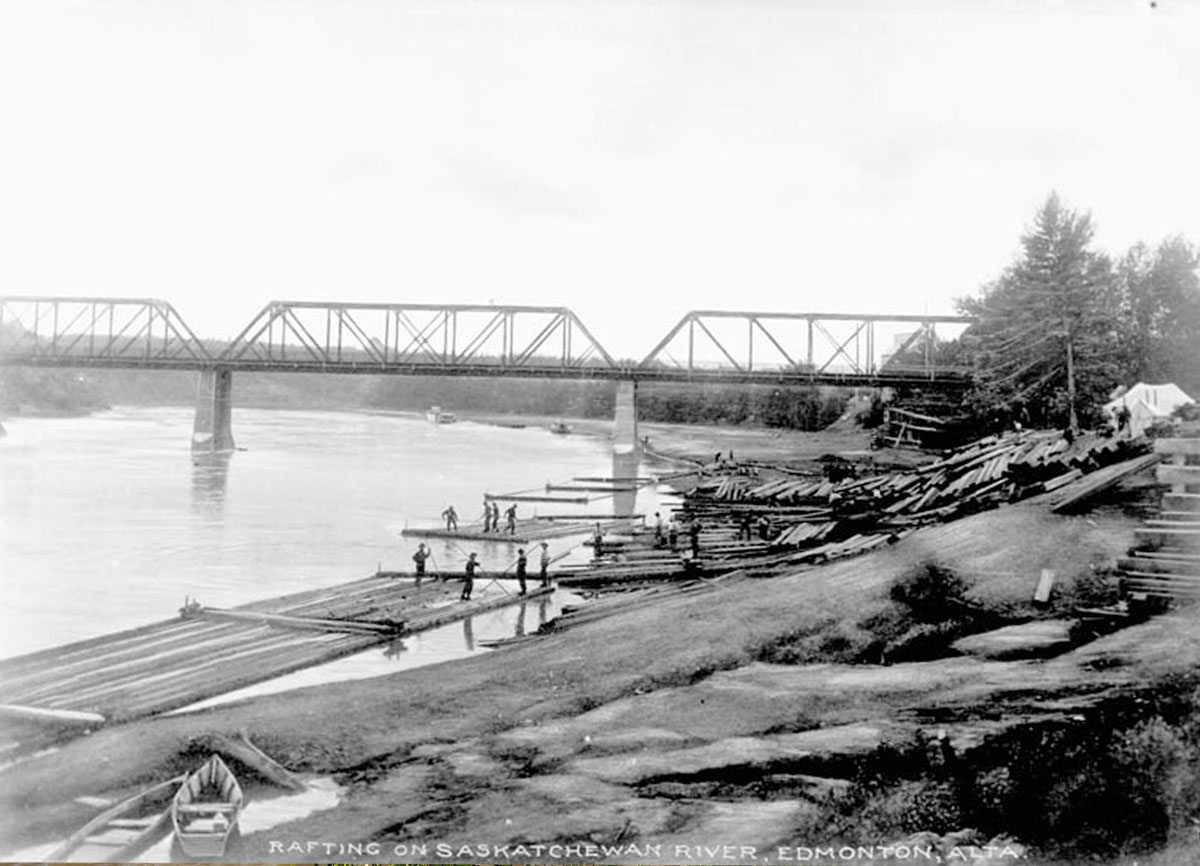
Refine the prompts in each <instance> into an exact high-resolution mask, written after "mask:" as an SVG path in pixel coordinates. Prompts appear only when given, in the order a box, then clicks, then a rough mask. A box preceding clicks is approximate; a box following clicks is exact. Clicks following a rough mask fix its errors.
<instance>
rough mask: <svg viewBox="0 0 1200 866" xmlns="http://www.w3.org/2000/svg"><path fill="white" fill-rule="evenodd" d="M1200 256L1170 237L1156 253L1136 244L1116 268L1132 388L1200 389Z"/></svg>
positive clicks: (1124, 361)
mask: <svg viewBox="0 0 1200 866" xmlns="http://www.w3.org/2000/svg"><path fill="white" fill-rule="evenodd" d="M1198 266H1200V252H1198V251H1197V249H1196V247H1195V246H1194V245H1192V244H1191V243H1189V242H1188V241H1187V240H1185V239H1184V238H1182V237H1178V236H1176V237H1171V238H1167V239H1166V240H1164V241H1163V242H1162V243H1160V244H1159V245H1158V248H1157V249H1155V250H1154V251H1153V252H1151V250H1150V249H1149V248H1148V247H1147V246H1146V245H1145V244H1143V243H1139V244H1137V245H1135V246H1134V247H1133V248H1132V249H1130V250H1129V252H1128V253H1126V254H1125V256H1124V258H1122V259H1121V261H1120V263H1119V264H1118V265H1117V285H1118V288H1119V291H1120V295H1121V304H1122V313H1123V319H1124V328H1125V335H1124V336H1125V339H1124V341H1123V344H1124V346H1123V348H1124V351H1123V352H1122V357H1121V361H1122V366H1123V371H1122V372H1123V373H1124V375H1125V378H1126V381H1127V382H1128V383H1130V384H1131V383H1133V382H1137V381H1146V382H1156V383H1157V382H1171V381H1173V382H1178V383H1179V384H1180V385H1181V386H1182V387H1183V388H1184V390H1185V391H1188V392H1189V393H1193V394H1194V393H1196V390H1197V389H1200V369H1198V368H1200V275H1197V267H1198Z"/></svg>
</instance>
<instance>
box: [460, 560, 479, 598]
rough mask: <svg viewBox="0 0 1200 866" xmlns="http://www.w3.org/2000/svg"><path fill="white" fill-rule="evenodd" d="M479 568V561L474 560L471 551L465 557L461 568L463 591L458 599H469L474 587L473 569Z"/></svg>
mask: <svg viewBox="0 0 1200 866" xmlns="http://www.w3.org/2000/svg"><path fill="white" fill-rule="evenodd" d="M477 568H479V563H478V562H476V561H475V554H474V553H472V554H471V555H470V556H468V557H467V564H466V566H464V568H463V575H464V576H463V591H462V595H461V596H460V598H459V600H460V601H470V600H471V590H473V589H474V588H475V569H477Z"/></svg>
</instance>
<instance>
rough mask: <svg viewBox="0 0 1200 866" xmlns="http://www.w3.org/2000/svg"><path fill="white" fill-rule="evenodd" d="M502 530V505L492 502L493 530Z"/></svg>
mask: <svg viewBox="0 0 1200 866" xmlns="http://www.w3.org/2000/svg"><path fill="white" fill-rule="evenodd" d="M499 531H500V506H499V505H497V504H496V503H495V502H493V503H492V532H499Z"/></svg>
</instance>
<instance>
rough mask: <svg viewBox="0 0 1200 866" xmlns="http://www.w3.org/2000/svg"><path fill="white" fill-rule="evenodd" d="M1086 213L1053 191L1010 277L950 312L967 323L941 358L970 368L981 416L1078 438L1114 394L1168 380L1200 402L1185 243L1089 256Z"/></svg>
mask: <svg viewBox="0 0 1200 866" xmlns="http://www.w3.org/2000/svg"><path fill="white" fill-rule="evenodd" d="M1094 235H1095V228H1094V224H1093V222H1092V218H1091V215H1090V214H1087V213H1079V212H1077V211H1074V210H1071V209H1070V208H1068V207H1066V206H1065V205H1064V204H1063V203H1062V201H1061V200H1060V199H1059V197H1058V195H1057V194H1054V193H1051V194H1050V195H1049V196H1048V197H1047V199H1046V201H1045V203H1044V204H1043V205H1042V206H1041V207H1040V208H1039V210H1038V211H1037V214H1036V215H1035V217H1034V220H1033V224H1032V226H1031V227H1030V228H1029V229H1028V230H1027V231H1026V233H1025V234H1024V235H1023V236H1022V237H1021V250H1020V253H1019V255H1018V257H1017V258H1016V260H1015V261H1014V262H1013V264H1012V265H1010V266H1009V267H1008V268H1006V269H1005V270H1004V272H1003V273H1001V274H1000V276H999V277H998V278H997V279H995V280H994V281H992V282H990V283H988V284H986V285H984V286H983V287H982V288H981V289H980V291H979V293H978V294H977V295H975V296H973V297H966V298H961V299H959V301H958V302H957V307H958V309H959V312H961V313H964V314H966V315H970V316H974V317H975V318H976V319H977V324H975V325H972V326H971V327H970V328H969V329H968V330H967V331H966V332H965V333H964V334H963V335H962V336H961V337H960V338H959V339H958V340H957V341H955V342H954V343H952V344H946V345H943V346H942V347H941V351H940V353H939V354H940V355H941V358H942V359H943V360H945V361H947V362H952V363H963V362H965V363H967V364H969V365H970V366H971V367H972V368H973V369H974V373H975V383H974V386H973V388H972V389H971V391H970V392H969V394H968V396H967V401H966V404H967V407H968V408H969V409H970V410H971V411H972V412H973V413H974V414H975V415H976V416H978V417H987V418H992V419H999V420H1000V421H1007V420H1013V419H1022V420H1026V421H1027V422H1029V423H1033V424H1037V425H1041V426H1057V427H1062V428H1069V429H1072V430H1078V429H1079V428H1080V427H1081V426H1091V425H1095V424H1097V423H1098V422H1099V421H1100V420H1101V417H1100V416H1101V407H1102V406H1103V404H1104V403H1105V402H1107V401H1108V400H1109V399H1110V395H1111V394H1112V392H1113V390H1114V389H1115V388H1116V387H1117V386H1118V385H1122V384H1123V385H1132V384H1134V383H1136V382H1139V381H1147V382H1151V383H1162V382H1170V381H1173V382H1175V383H1176V384H1178V385H1179V386H1180V387H1181V388H1183V390H1184V391H1186V392H1187V393H1189V394H1190V395H1192V396H1196V395H1197V394H1200V276H1198V275H1197V266H1198V265H1200V253H1198V251H1197V248H1196V246H1195V245H1194V244H1193V243H1191V242H1190V241H1188V240H1187V239H1185V238H1184V237H1182V236H1178V235H1177V236H1172V237H1168V238H1165V239H1164V240H1162V241H1161V242H1160V243H1159V244H1158V245H1157V246H1154V247H1151V246H1149V245H1147V244H1145V243H1137V244H1135V245H1134V246H1133V247H1132V248H1130V249H1129V250H1128V251H1127V252H1126V253H1125V254H1124V255H1122V256H1121V257H1120V258H1117V259H1113V258H1112V257H1111V256H1109V255H1107V254H1105V253H1103V252H1100V251H1098V250H1096V249H1095V248H1094V247H1093V240H1094Z"/></svg>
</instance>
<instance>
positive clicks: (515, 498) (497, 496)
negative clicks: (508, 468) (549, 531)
mask: <svg viewBox="0 0 1200 866" xmlns="http://www.w3.org/2000/svg"><path fill="white" fill-rule="evenodd" d="M483 498H484V499H486V500H488V501H489V502H491V501H492V500H499V501H502V502H558V503H561V504H563V505H587V504H588V498H587V497H586V496H542V495H540V494H537V493H485V494H484V495H483Z"/></svg>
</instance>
